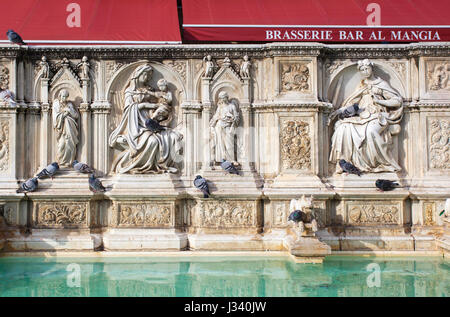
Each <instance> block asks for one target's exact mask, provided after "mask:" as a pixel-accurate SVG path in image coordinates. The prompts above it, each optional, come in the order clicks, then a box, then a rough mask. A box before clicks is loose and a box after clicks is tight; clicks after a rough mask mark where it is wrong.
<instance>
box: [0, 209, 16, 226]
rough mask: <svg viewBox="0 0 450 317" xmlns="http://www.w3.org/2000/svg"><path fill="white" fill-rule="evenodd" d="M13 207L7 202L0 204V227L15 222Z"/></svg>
mask: <svg viewBox="0 0 450 317" xmlns="http://www.w3.org/2000/svg"><path fill="white" fill-rule="evenodd" d="M16 218H17V214H16V213H15V209H14V208H13V207H11V206H8V205H7V204H3V205H0V228H1V227H5V226H13V225H15V224H16V223H17V219H16Z"/></svg>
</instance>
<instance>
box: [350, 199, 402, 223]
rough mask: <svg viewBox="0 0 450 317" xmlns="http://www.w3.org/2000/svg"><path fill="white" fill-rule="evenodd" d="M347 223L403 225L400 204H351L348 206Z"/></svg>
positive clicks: (366, 202)
mask: <svg viewBox="0 0 450 317" xmlns="http://www.w3.org/2000/svg"><path fill="white" fill-rule="evenodd" d="M346 207H347V208H346V213H347V223H349V224H352V225H370V224H380V225H381V224H382V225H385V224H401V223H402V221H403V217H402V215H401V212H402V206H401V204H400V203H379V202H368V201H365V202H349V203H347V204H346Z"/></svg>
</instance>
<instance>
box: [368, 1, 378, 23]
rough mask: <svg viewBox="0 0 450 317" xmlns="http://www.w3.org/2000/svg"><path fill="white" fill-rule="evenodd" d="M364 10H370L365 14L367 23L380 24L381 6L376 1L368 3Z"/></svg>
mask: <svg viewBox="0 0 450 317" xmlns="http://www.w3.org/2000/svg"><path fill="white" fill-rule="evenodd" d="M366 12H371V13H370V14H369V15H368V16H367V20H366V23H367V25H381V6H380V5H379V4H378V3H374V2H372V3H369V4H368V5H367V8H366Z"/></svg>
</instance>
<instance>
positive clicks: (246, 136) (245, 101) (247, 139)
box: [239, 77, 255, 171]
mask: <svg viewBox="0 0 450 317" xmlns="http://www.w3.org/2000/svg"><path fill="white" fill-rule="evenodd" d="M242 81H243V84H242V91H243V93H244V97H243V98H242V100H241V104H240V108H241V111H242V145H243V148H244V151H243V153H242V157H240V158H239V160H240V161H241V164H242V169H243V170H244V171H245V170H247V171H253V170H254V154H255V153H254V147H253V143H252V140H253V133H254V131H253V128H252V122H251V111H252V108H251V104H250V89H251V87H250V81H251V79H250V77H244V78H242Z"/></svg>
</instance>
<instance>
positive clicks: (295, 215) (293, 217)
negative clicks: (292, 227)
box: [288, 210, 303, 222]
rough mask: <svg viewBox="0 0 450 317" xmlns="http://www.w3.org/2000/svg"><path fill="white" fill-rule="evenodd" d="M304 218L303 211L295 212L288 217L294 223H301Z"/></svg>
mask: <svg viewBox="0 0 450 317" xmlns="http://www.w3.org/2000/svg"><path fill="white" fill-rule="evenodd" d="M302 218H303V212H302V211H301V210H294V211H293V212H291V214H290V215H289V217H288V220H290V221H293V222H300V221H302Z"/></svg>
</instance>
